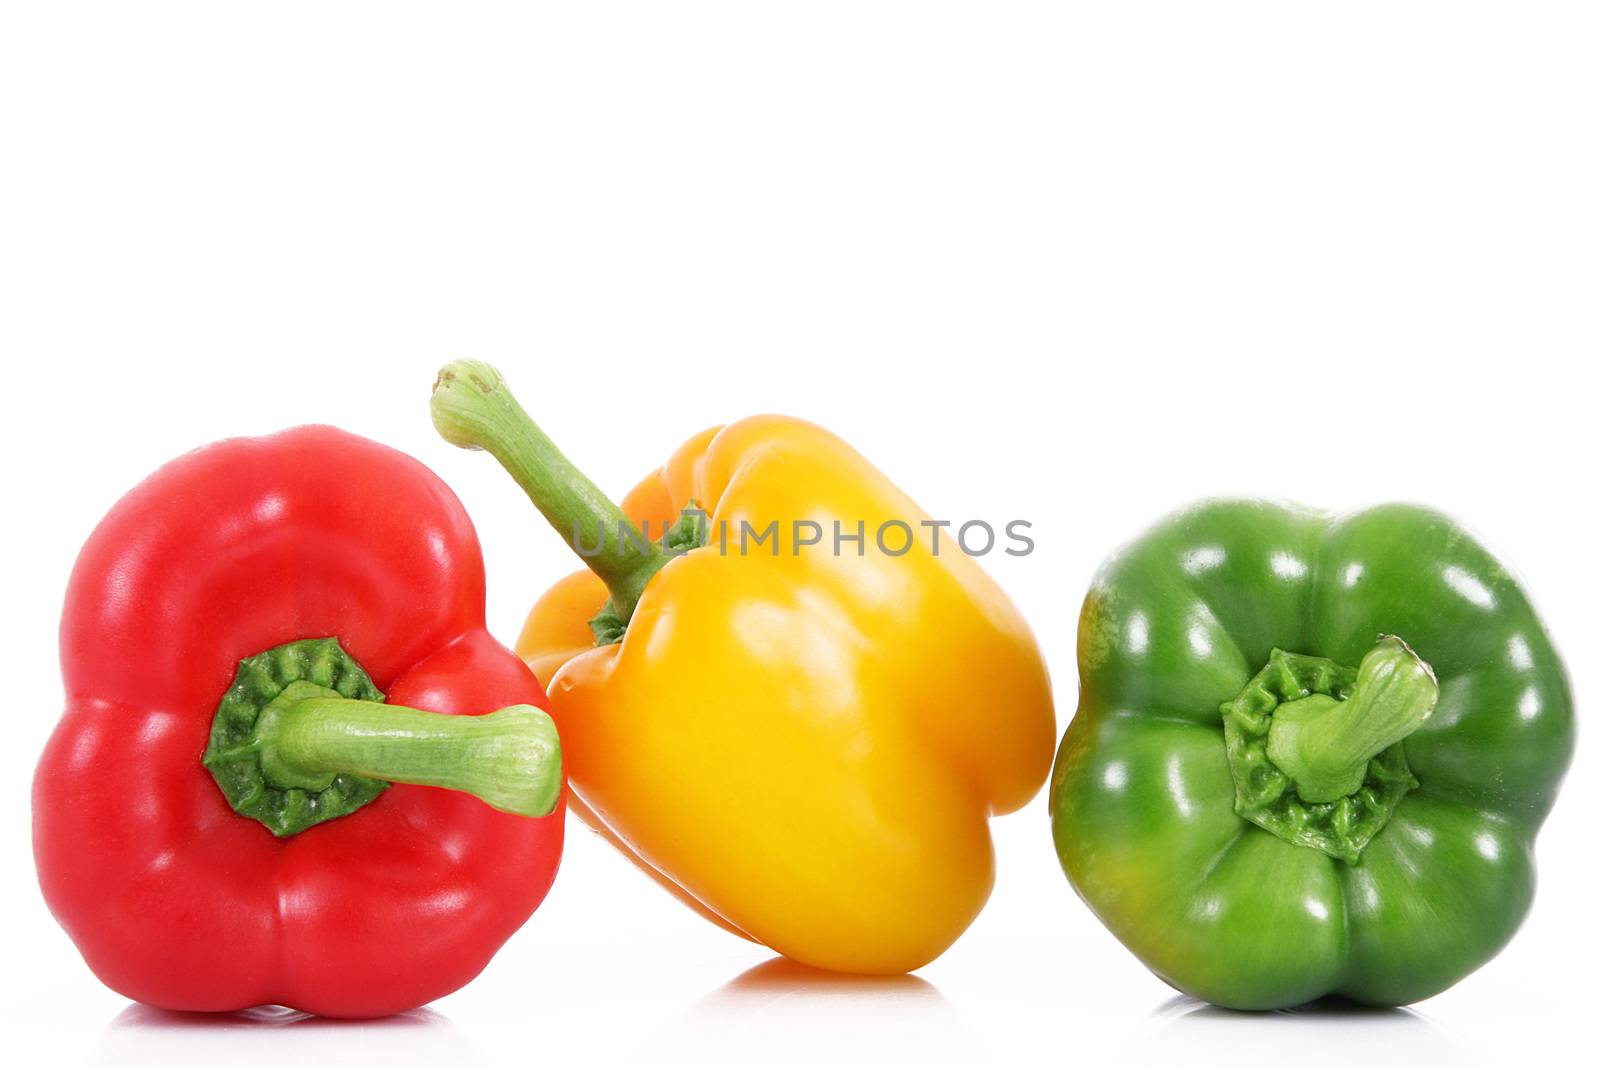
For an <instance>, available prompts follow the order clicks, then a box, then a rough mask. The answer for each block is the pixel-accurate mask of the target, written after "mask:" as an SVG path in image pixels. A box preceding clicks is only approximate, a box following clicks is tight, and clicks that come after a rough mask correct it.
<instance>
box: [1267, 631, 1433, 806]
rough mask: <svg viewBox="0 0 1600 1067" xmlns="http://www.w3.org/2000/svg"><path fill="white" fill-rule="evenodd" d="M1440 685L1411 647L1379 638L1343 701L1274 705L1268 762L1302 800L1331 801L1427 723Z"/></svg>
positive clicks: (1316, 697) (1306, 700) (1354, 788)
mask: <svg viewBox="0 0 1600 1067" xmlns="http://www.w3.org/2000/svg"><path fill="white" fill-rule="evenodd" d="M1438 700H1439V682H1438V680H1437V679H1436V678H1435V677H1434V675H1433V668H1432V667H1429V666H1428V665H1427V664H1426V663H1424V662H1423V661H1422V659H1421V658H1420V657H1419V656H1418V655H1417V654H1416V653H1415V652H1413V651H1411V648H1410V646H1409V645H1407V644H1406V643H1405V642H1404V641H1402V640H1400V638H1398V637H1387V636H1386V637H1382V638H1380V639H1379V640H1378V644H1377V647H1376V648H1374V649H1373V650H1372V651H1371V652H1368V653H1367V655H1366V657H1365V658H1364V659H1362V661H1361V668H1360V670H1359V671H1358V672H1357V674H1356V680H1355V685H1354V686H1353V687H1352V689H1351V691H1350V697H1349V699H1348V700H1342V701H1341V700H1334V699H1333V698H1332V697H1328V696H1321V695H1312V696H1308V697H1305V698H1303V699H1300V700H1291V701H1288V702H1286V703H1283V704H1280V705H1278V709H1277V711H1275V712H1274V713H1273V716H1272V727H1271V731H1270V732H1269V733H1268V735H1267V758H1268V759H1270V760H1271V761H1272V762H1273V763H1274V764H1276V765H1277V767H1278V769H1279V770H1281V771H1282V772H1283V773H1284V774H1286V775H1288V776H1289V778H1290V780H1291V781H1293V782H1294V786H1295V791H1296V792H1297V793H1299V794H1300V799H1301V800H1304V801H1307V802H1309V803H1313V804H1321V803H1329V802H1332V801H1335V800H1338V799H1339V798H1340V797H1344V796H1349V795H1351V794H1353V793H1355V792H1356V791H1357V790H1358V789H1360V788H1361V784H1362V781H1363V779H1364V778H1365V777H1366V771H1367V763H1368V762H1369V761H1370V760H1371V759H1372V758H1373V757H1374V756H1376V755H1378V753H1380V752H1382V751H1383V750H1384V749H1386V748H1388V747H1389V746H1390V745H1392V744H1394V743H1395V742H1397V741H1400V740H1403V739H1404V738H1405V737H1407V736H1408V735H1410V734H1411V733H1412V732H1413V731H1415V730H1416V729H1417V728H1418V727H1419V726H1421V725H1422V724H1423V722H1424V721H1426V720H1427V718H1428V716H1429V715H1431V714H1432V713H1433V708H1434V705H1435V704H1436V703H1438Z"/></svg>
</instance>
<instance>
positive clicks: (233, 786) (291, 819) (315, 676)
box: [201, 637, 389, 837]
mask: <svg viewBox="0 0 1600 1067" xmlns="http://www.w3.org/2000/svg"><path fill="white" fill-rule="evenodd" d="M301 683H305V684H306V685H307V686H308V687H309V688H310V689H314V690H318V691H320V692H321V693H323V694H330V695H333V696H337V697H343V698H345V699H348V700H364V701H372V702H376V703H382V702H383V701H384V699H385V697H384V694H383V692H382V690H380V689H379V688H378V687H377V686H376V685H374V684H373V681H372V679H371V678H370V677H369V676H368V675H367V672H366V671H365V670H363V669H362V668H361V664H359V663H357V662H356V661H355V659H354V657H352V656H351V655H350V654H349V653H348V652H346V651H345V650H344V649H343V648H342V647H341V646H340V644H339V641H338V639H337V638H333V637H326V638H312V639H308V640H303V641H290V642H289V643H287V644H283V645H278V646H277V647H276V648H269V649H267V650H266V651H265V652H259V653H257V654H256V655H254V656H247V657H246V658H244V659H242V660H240V661H239V667H238V670H237V672H236V673H235V674H234V678H233V684H232V685H230V686H229V687H228V690H227V692H225V693H224V694H223V696H222V700H221V702H220V703H219V704H218V705H217V713H216V716H215V717H214V718H213V719H212V721H211V738H210V741H209V743H208V744H207V745H206V751H205V756H204V757H202V759H201V763H202V764H203V765H204V766H205V768H206V769H207V770H208V771H210V772H211V776H212V777H213V778H214V779H216V782H217V786H218V787H219V788H220V789H221V790H222V794H223V796H225V797H227V799H228V806H229V807H231V808H232V809H233V810H234V811H236V812H238V813H239V814H240V815H244V816H247V817H249V818H252V819H255V820H256V821H257V822H259V823H261V824H262V825H264V826H265V827H266V828H267V829H269V830H271V831H272V832H273V834H274V835H276V836H278V837H288V836H290V835H292V834H296V833H299V832H300V831H301V830H306V829H309V828H310V827H312V826H315V825H317V824H318V823H322V822H327V821H328V820H329V819H337V818H339V817H340V816H342V815H349V814H350V813H351V812H354V811H357V810H359V809H360V808H362V807H364V806H365V805H367V804H370V803H371V802H372V801H374V800H376V799H377V798H378V796H379V794H381V793H382V792H383V791H384V790H385V789H387V788H389V783H388V782H385V781H380V780H377V779H372V778H364V777H362V776H360V775H355V774H333V775H330V776H328V778H327V781H326V784H325V785H320V786H318V787H316V788H308V786H311V785H313V784H315V783H312V782H306V781H302V782H300V783H299V784H297V785H294V784H291V785H284V784H281V783H282V782H283V781H284V780H285V778H284V776H282V775H281V774H279V775H278V781H277V782H274V781H273V780H272V777H270V776H269V771H268V768H267V766H263V761H262V759H261V752H260V745H259V743H258V741H257V723H258V722H259V721H260V719H261V718H262V717H263V714H264V713H265V712H266V710H267V709H268V708H269V707H270V706H272V705H273V704H274V702H275V701H277V699H278V698H279V697H280V696H282V695H283V694H284V692H285V691H286V690H287V689H288V688H289V687H290V686H295V685H299V684H301ZM271 762H272V761H271V759H270V757H269V759H268V760H267V764H268V766H270V765H271Z"/></svg>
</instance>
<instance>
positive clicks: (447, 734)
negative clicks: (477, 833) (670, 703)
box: [253, 681, 561, 818]
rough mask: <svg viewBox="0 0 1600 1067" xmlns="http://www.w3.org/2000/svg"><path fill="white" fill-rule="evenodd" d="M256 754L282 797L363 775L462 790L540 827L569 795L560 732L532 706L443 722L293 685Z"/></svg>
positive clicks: (268, 710)
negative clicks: (287, 791)
mask: <svg viewBox="0 0 1600 1067" xmlns="http://www.w3.org/2000/svg"><path fill="white" fill-rule="evenodd" d="M253 745H254V746H255V749H256V754H257V756H258V758H259V759H260V764H261V773H262V776H263V777H264V778H265V779H266V781H267V783H268V784H269V785H271V786H275V787H277V788H279V789H304V790H307V791H310V792H317V791H320V790H323V789H326V788H327V787H328V786H329V785H330V784H331V783H332V782H333V779H334V778H335V777H336V776H337V775H341V774H354V775H359V776H361V777H363V778H374V779H381V780H383V781H387V782H406V783H409V784H412V785H433V786H441V787H443V788H445V789H456V790H459V791H461V792H463V793H471V794H472V795H473V796H475V797H478V798H479V799H481V800H482V801H483V802H484V803H486V804H488V805H489V806H490V807H492V808H497V809H499V810H500V811H508V812H511V813H513V814H516V815H528V816H533V817H535V818H537V817H539V816H543V815H548V814H550V812H551V811H553V810H555V806H556V800H557V799H558V798H559V797H560V795H561V742H560V739H559V738H558V737H557V735H556V728H555V724H554V723H553V722H551V721H550V716H548V715H546V714H545V713H544V712H543V711H541V710H539V709H538V708H535V707H532V706H531V705H527V704H519V705H516V706H513V707H509V708H501V709H500V710H499V711H496V712H492V713H490V714H488V715H441V714H439V713H437V712H432V711H419V710H418V709H416V708H407V707H397V706H396V705H393V704H379V703H376V702H374V701H367V700H350V699H348V698H346V697H342V696H340V695H339V694H338V693H336V692H334V691H333V690H331V689H326V688H324V687H322V686H320V685H315V684H313V683H311V682H304V681H301V682H292V683H290V684H289V685H288V686H286V687H285V688H284V690H283V692H282V693H280V694H279V695H278V696H277V697H276V698H274V699H273V700H272V702H271V703H269V704H268V705H267V706H266V707H265V708H263V709H262V710H261V716H260V718H259V719H257V720H256V728H255V737H254V739H253Z"/></svg>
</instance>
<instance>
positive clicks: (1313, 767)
mask: <svg viewBox="0 0 1600 1067" xmlns="http://www.w3.org/2000/svg"><path fill="white" fill-rule="evenodd" d="M1437 698H1438V683H1437V681H1436V680H1435V679H1434V677H1433V672H1432V670H1431V669H1430V668H1428V666H1427V664H1426V663H1423V662H1422V660H1421V659H1420V658H1418V657H1417V656H1416V654H1415V653H1414V652H1412V651H1411V649H1410V648H1409V647H1408V646H1407V645H1406V644H1405V643H1404V642H1403V641H1400V640H1399V639H1398V638H1393V637H1383V638H1380V640H1379V642H1378V645H1377V647H1376V648H1374V649H1373V650H1372V651H1371V652H1369V653H1368V654H1367V656H1366V657H1365V658H1364V659H1363V660H1362V664H1361V666H1360V667H1359V668H1357V667H1348V666H1344V665H1342V664H1340V663H1337V662H1335V661H1333V660H1330V659H1325V658H1322V657H1317V656H1306V655H1301V654H1298V653H1292V652H1284V651H1282V650H1281V649H1274V650H1273V652H1272V654H1271V656H1270V657H1269V658H1268V661H1267V664H1266V665H1265V666H1264V667H1263V668H1262V669H1261V671H1260V672H1259V673H1257V674H1256V676H1255V677H1254V678H1252V679H1251V680H1250V682H1249V683H1248V684H1246V686H1245V687H1244V689H1243V690H1242V691H1241V692H1240V694H1239V696H1238V697H1236V698H1234V699H1233V700H1231V701H1229V702H1227V703H1225V704H1223V705H1222V709H1221V710H1222V722H1223V735H1224V741H1225V743H1226V746H1227V753H1228V766H1229V770H1230V772H1231V774H1232V777H1233V782H1234V811H1235V812H1237V813H1238V814H1239V815H1240V816H1241V817H1243V818H1245V819H1248V820H1250V821H1251V822H1253V823H1255V824H1256V825H1257V826H1259V827H1261V828H1262V829H1264V830H1267V831H1268V832H1270V833H1272V834H1275V835H1276V836H1278V837H1281V838H1283V839H1284V840H1286V841H1289V842H1291V843H1293V844H1297V845H1302V846H1304V847H1307V848H1315V849H1318V850H1320V851H1322V852H1325V853H1327V854H1328V855H1330V856H1333V857H1335V858H1336V859H1339V860H1342V861H1344V862H1345V863H1350V864H1355V863H1357V862H1359V861H1360V858H1361V852H1362V850H1363V849H1365V848H1366V846H1367V844H1368V843H1370V842H1371V840H1372V839H1373V838H1374V837H1375V836H1377V834H1378V832H1379V831H1380V830H1382V829H1383V827H1384V826H1385V825H1386V824H1387V823H1388V821H1389V819H1390V817H1391V816H1392V815H1393V814H1394V811H1395V809H1396V808H1397V807H1398V806H1399V804H1400V801H1401V800H1402V799H1404V797H1405V795H1406V794H1407V793H1408V792H1409V791H1410V790H1412V789H1414V788H1416V787H1417V785H1418V782H1417V779H1416V778H1415V776H1413V775H1412V773H1411V769H1410V766H1409V764H1408V763H1407V762H1406V755H1405V746H1404V737H1405V736H1406V735H1408V734H1409V733H1411V732H1412V731H1414V730H1415V729H1416V728H1417V727H1418V726H1420V725H1421V724H1422V722H1423V721H1424V720H1425V719H1426V718H1427V716H1428V715H1429V714H1430V713H1431V712H1432V710H1433V707H1434V704H1435V703H1436V701H1437Z"/></svg>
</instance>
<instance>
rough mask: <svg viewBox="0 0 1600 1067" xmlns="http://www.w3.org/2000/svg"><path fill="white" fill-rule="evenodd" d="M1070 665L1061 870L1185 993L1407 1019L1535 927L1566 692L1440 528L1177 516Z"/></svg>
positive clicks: (1116, 562) (1105, 586)
mask: <svg viewBox="0 0 1600 1067" xmlns="http://www.w3.org/2000/svg"><path fill="white" fill-rule="evenodd" d="M1078 667H1079V673H1080V678H1081V685H1080V695H1079V703H1078V710H1077V714H1076V715H1075V717H1074V718H1073V721H1072V724H1071V725H1070V726H1069V727H1068V729H1067V733H1066V736H1065V737H1064V738H1063V740H1062V742H1061V748H1060V751H1059V753H1058V754H1057V757H1056V766H1055V773H1054V775H1053V777H1052V782H1051V795H1050V807H1051V816H1052V822H1053V828H1054V833H1055V844H1056V850H1057V852H1058V853H1059V855H1060V858H1061V864H1062V867H1063V868H1064V869H1065V871H1066V873H1067V877H1068V878H1069V879H1070V880H1071V882H1072V885H1073V887H1074V888H1075V889H1076V890H1077V892H1078V894H1079V895H1080V896H1082V897H1083V899H1084V900H1085V901H1086V902H1087V903H1088V904H1089V906H1090V907H1091V908H1092V909H1093V910H1094V912H1095V914H1096V915H1097V916H1099V918H1100V919H1101V921H1102V922H1104V923H1105V924H1106V926H1107V927H1108V928H1109V929H1110V930H1111V932H1112V933H1113V934H1115V935H1116V936H1117V938H1118V939H1120V940H1121V941H1122V942H1123V943H1124V944H1125V945H1126V946H1127V947H1128V948H1129V949H1130V950H1132V951H1133V953H1134V954H1135V955H1136V956H1138V957H1139V959H1140V960H1142V961H1143V962H1144V963H1145V965H1146V966H1148V967H1149V968H1150V969H1151V970H1152V971H1154V972H1155V973H1156V974H1157V975H1158V976H1160V977H1161V978H1163V979H1164V980H1165V981H1167V982H1168V983H1169V984H1171V985H1173V986H1175V987H1177V988H1178V989H1180V990H1182V991H1183V992H1186V993H1189V994H1191V995H1193V996H1196V997H1200V998H1203V999H1205V1000H1209V1001H1211V1002H1213V1003H1216V1004H1220V1005H1223V1006H1225V1007H1230V1008H1240V1009H1272V1008H1282V1007H1289V1006H1293V1005H1297V1004H1302V1003H1305V1002H1307V1001H1310V1000H1314V999H1317V998H1319V997H1322V996H1325V995H1329V994H1337V995H1342V996H1345V997H1348V998H1350V999H1352V1000H1355V1001H1358V1002H1362V1003H1366V1004H1372V1005H1384V1006H1392V1005H1400V1004H1407V1003H1411V1002H1414V1001H1417V1000H1421V999H1424V998H1426V997H1430V996H1432V995H1434V994H1435V993H1438V992H1440V991H1441V990H1443V989H1446V988H1447V987H1449V986H1451V985H1453V984H1454V983H1455V982H1457V981H1459V980H1460V979H1461V978H1463V977H1465V976H1466V975H1467V974H1470V973H1471V972H1472V971H1474V970H1476V969H1477V968H1478V967H1479V966H1481V965H1482V964H1483V963H1485V962H1486V961H1488V960H1489V959H1490V958H1491V957H1493V956H1494V955H1495V954H1496V953H1497V952H1499V950H1500V949H1501V948H1502V947H1504V946H1505V944H1506V943H1507V942H1508V941H1509V940H1510V939H1511V936H1512V935H1513V934H1514V933H1515V932H1516V929H1517V927H1518V926H1519V925H1520V923H1521V922H1522V919H1523V917H1524V916H1525V915H1526V914H1527V911H1528V908H1529V906H1530V904H1531V903H1532V899H1533V885H1534V867H1533V843H1534V837H1535V835H1536V834H1537V832H1538V830H1539V827H1540V824H1541V823H1542V822H1543V821H1544V818H1545V816H1546V814H1547V813H1548V812H1549V810H1550V806H1551V804H1552V802H1553V801H1554V799H1555V795H1556V791H1557V788H1558V786H1559V784H1560V781H1561V778H1562V775H1563V774H1564V773H1565V771H1566V768H1567V765H1568V763H1569V762H1570V761H1571V757H1572V748H1573V733H1574V727H1573V711H1572V696H1571V691H1570V687H1569V684H1568V681H1567V675H1566V671H1565V669H1564V667H1563V666H1562V663H1561V659H1560V657H1559V656H1558V655H1557V653H1556V651H1555V648H1554V647H1553V646H1552V644H1551V642H1550V638H1549V636H1548V635H1547V634H1546V633H1545V630H1544V627H1543V626H1542V625H1541V623H1540V621H1539V618H1538V616H1537V615H1536V614H1535V613H1534V610H1533V608H1532V607H1531V605H1530V604H1529V602H1528V598H1527V597H1526V595H1525V594H1524V593H1523V591H1522V589H1521V588H1520V587H1519V586H1518V584H1517V582H1516V580H1515V579H1514V578H1513V577H1512V576H1511V575H1510V574H1509V573H1508V572H1507V571H1506V569H1505V568H1504V567H1503V566H1502V565H1501V564H1500V563H1499V562H1498V561H1496V560H1495V558H1494V557H1493V556H1491V555H1490V554H1489V553H1488V552H1487V551H1485V550H1484V548H1483V547H1482V546H1481V545H1479V544H1478V542H1477V541H1475V540H1474V539H1473V538H1472V537H1470V536H1469V535H1468V534H1466V533H1465V532H1464V531H1463V530H1462V529H1461V528H1460V527H1459V526H1457V525H1456V524H1455V523H1454V522H1452V521H1451V520H1450V519H1448V518H1446V517H1444V516H1442V515H1440V514H1438V513H1436V512H1433V511H1429V510H1426V509H1423V508H1419V507H1413V506H1407V505H1386V506H1383V507H1378V508H1373V509H1371V510H1368V511H1362V512H1358V513H1355V514H1352V515H1348V516H1344V517H1332V516H1328V515H1325V514H1322V513H1319V512H1312V511H1306V510H1302V509H1299V508H1295V507H1290V506H1283V505H1278V504H1271V503H1264V502H1255V501H1215V502H1209V503H1205V504H1201V505H1199V506H1196V507H1194V508H1191V509H1189V510H1186V511H1182V512H1179V513H1178V514H1176V515H1174V516H1172V517H1170V518H1168V519H1167V520H1166V521H1164V522H1162V523H1161V524H1159V525H1158V526H1156V527H1155V528H1154V529H1152V530H1151V531H1150V532H1149V533H1147V534H1146V535H1145V536H1144V537H1142V538H1140V539H1139V540H1137V541H1135V542H1134V543H1133V544H1132V545H1130V546H1128V547H1127V548H1126V549H1124V550H1123V551H1122V552H1121V553H1119V554H1118V555H1116V556H1115V557H1114V558H1112V559H1111V560H1110V561H1109V562H1108V563H1107V564H1106V565H1105V566H1104V567H1103V568H1102V570H1101V572H1100V573H1099V575H1098V576H1097V577H1096V579H1095V581H1094V583H1093V586H1092V587H1091V588H1090V590H1089V593H1088V596H1087V597H1086V599H1085V601H1084V605H1083V613H1082V616H1081V619H1080V622H1079V628H1078Z"/></svg>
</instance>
